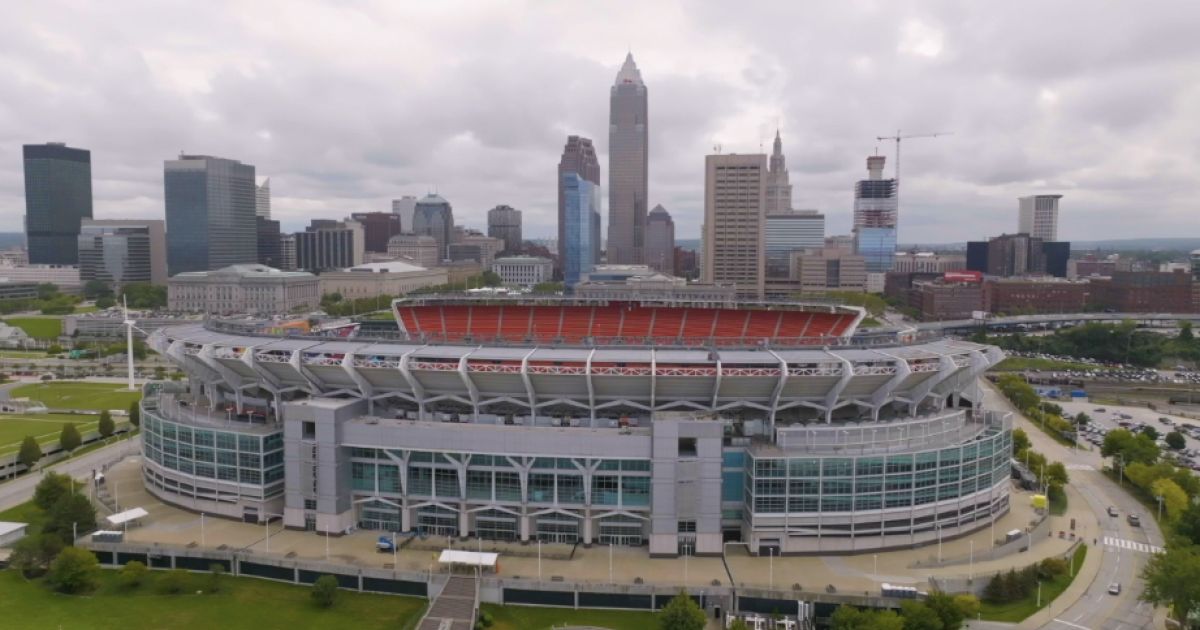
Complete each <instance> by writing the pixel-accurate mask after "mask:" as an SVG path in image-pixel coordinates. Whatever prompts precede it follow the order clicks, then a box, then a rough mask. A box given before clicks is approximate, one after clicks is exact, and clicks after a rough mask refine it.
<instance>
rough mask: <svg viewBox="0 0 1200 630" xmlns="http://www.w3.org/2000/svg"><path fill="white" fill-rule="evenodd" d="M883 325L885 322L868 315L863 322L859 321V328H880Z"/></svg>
mask: <svg viewBox="0 0 1200 630" xmlns="http://www.w3.org/2000/svg"><path fill="white" fill-rule="evenodd" d="M882 325H883V322H881V321H879V320H878V319H875V318H874V317H871V316H869V315H868V316H867V317H864V318H863V320H862V321H861V322H859V324H858V327H859V328H879V327H880V326H882Z"/></svg>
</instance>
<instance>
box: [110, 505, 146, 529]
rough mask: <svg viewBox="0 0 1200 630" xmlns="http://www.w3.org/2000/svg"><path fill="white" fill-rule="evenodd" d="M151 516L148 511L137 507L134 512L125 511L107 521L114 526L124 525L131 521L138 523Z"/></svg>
mask: <svg viewBox="0 0 1200 630" xmlns="http://www.w3.org/2000/svg"><path fill="white" fill-rule="evenodd" d="M149 515H150V513H149V512H147V511H146V510H144V509H142V508H140V507H136V508H133V509H132V510H125V511H124V512H118V513H116V514H113V515H112V516H109V517H107V518H106V519H105V520H107V521H108V522H109V523H112V524H113V525H123V524H125V523H128V522H129V521H136V520H137V519H139V518H144V517H146V516H149Z"/></svg>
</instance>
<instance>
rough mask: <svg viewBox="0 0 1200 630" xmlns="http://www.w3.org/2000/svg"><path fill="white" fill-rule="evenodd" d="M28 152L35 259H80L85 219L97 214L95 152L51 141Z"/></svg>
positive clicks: (30, 241) (29, 227) (29, 235)
mask: <svg viewBox="0 0 1200 630" xmlns="http://www.w3.org/2000/svg"><path fill="white" fill-rule="evenodd" d="M23 154H24V158H25V238H26V242H27V245H28V247H29V264H31V265H74V264H77V263H78V262H79V243H78V238H79V222H80V221H81V220H83V219H90V218H92V153H91V152H90V151H88V150H86V149H75V148H71V147H68V146H67V145H65V144H63V143H61V142H50V143H47V144H27V145H25V146H24V147H23Z"/></svg>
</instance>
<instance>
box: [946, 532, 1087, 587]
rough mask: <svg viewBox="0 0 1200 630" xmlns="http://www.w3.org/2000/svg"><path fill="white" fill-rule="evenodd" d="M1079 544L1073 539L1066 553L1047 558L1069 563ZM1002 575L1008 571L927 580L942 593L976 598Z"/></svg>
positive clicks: (1078, 540) (1078, 539)
mask: <svg viewBox="0 0 1200 630" xmlns="http://www.w3.org/2000/svg"><path fill="white" fill-rule="evenodd" d="M1081 544H1083V539H1082V538H1077V539H1075V542H1073V543H1071V546H1070V547H1068V548H1067V550H1066V551H1064V552H1063V553H1061V554H1058V555H1056V556H1049V557H1051V558H1061V559H1063V560H1066V561H1068V562H1071V559H1072V558H1073V557H1074V555H1075V551H1076V550H1077V549H1079V545H1081ZM1037 562H1041V560H1037V561H1033V562H1030V564H1036V563H1037ZM1026 566H1028V565H1026ZM1014 568H1017V569H1021V568H1024V567H1014ZM1078 570H1079V567H1074V568H1073V569H1072V571H1078ZM1002 573H1008V571H1007V570H1003V571H995V572H992V573H979V574H976V575H975V576H974V577H973V578H972V576H967V575H953V576H931V577H930V578H929V585H930V586H931V587H933V588H935V589H937V590H939V591H943V592H946V593H973V594H974V595H976V596H982V595H983V591H984V589H986V588H987V585H988V583H989V582H991V581H992V578H994V577H996V576H997V575H1000V574H1002Z"/></svg>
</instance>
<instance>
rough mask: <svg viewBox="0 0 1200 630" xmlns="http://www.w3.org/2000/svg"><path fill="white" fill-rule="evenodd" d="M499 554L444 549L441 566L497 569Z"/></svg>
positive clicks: (440, 560)
mask: <svg viewBox="0 0 1200 630" xmlns="http://www.w3.org/2000/svg"><path fill="white" fill-rule="evenodd" d="M499 557H500V554H498V553H490V552H486V551H485V552H479V551H459V550H458V549H443V550H442V555H441V556H439V557H438V562H440V563H441V564H464V565H467V566H472V567H484V568H489V567H490V568H492V569H494V568H496V559H497V558H499Z"/></svg>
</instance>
